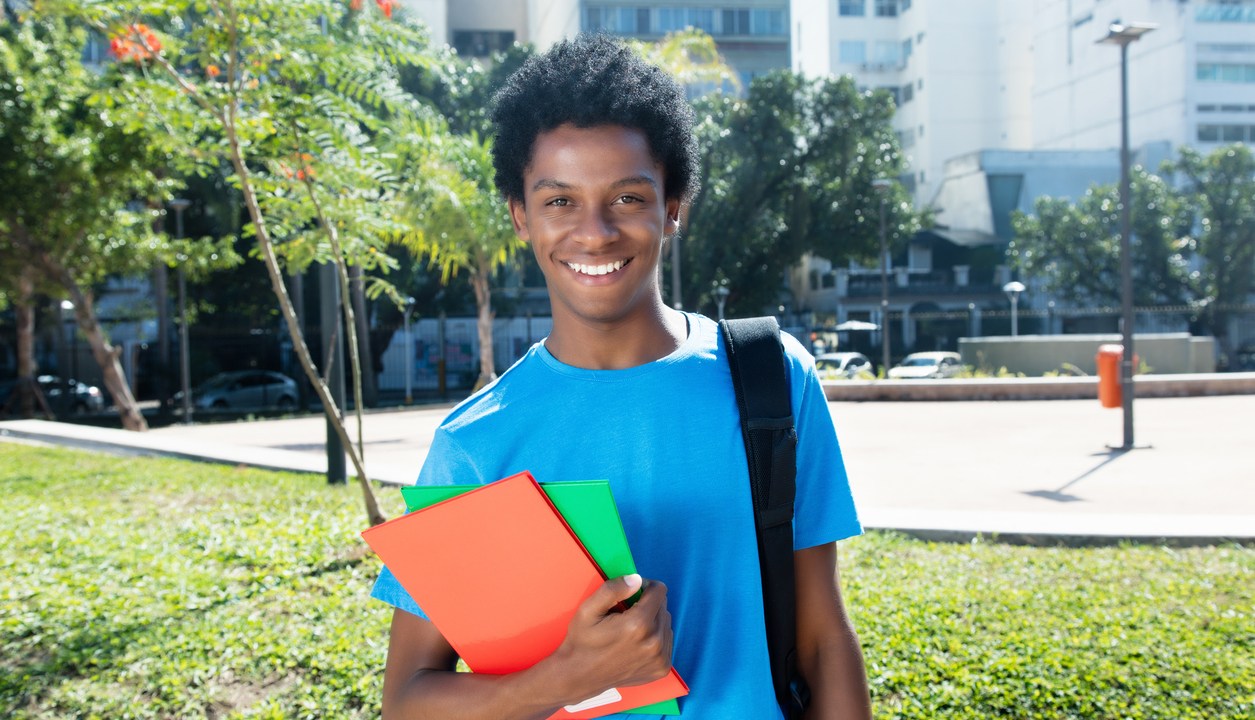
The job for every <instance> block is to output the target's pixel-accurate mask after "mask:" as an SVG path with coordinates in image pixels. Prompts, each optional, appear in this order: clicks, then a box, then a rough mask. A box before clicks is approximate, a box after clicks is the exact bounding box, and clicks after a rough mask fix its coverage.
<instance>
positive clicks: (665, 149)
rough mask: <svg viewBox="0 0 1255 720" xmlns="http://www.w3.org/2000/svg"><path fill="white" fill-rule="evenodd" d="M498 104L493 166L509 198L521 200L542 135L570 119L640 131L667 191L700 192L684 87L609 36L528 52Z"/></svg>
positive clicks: (673, 195) (688, 195)
mask: <svg viewBox="0 0 1255 720" xmlns="http://www.w3.org/2000/svg"><path fill="white" fill-rule="evenodd" d="M493 105H494V107H493V110H492V122H493V125H494V127H495V129H496V139H495V140H494V142H493V150H492V155H493V168H494V170H495V171H496V183H497V189H498V190H500V191H501V194H502V195H504V196H505V197H506V199H508V200H522V199H523V173H524V172H525V171H526V169H527V166H528V165H529V164H530V163H531V160H532V148H533V147H534V145H535V143H536V138H537V136H539V135H540V134H541V133H544V132H548V131H550V130H553V129H554V128H557V127H559V126H561V125H566V124H570V125H574V126H575V127H579V128H590V127H597V126H600V125H619V126H622V127H627V128H632V129H635V130H639V131H641V133H643V134H644V135H645V138H646V139H647V140H648V142H649V147H650V150H651V152H652V153H653V156H654V159H655V160H657V161H658V162H659V163H660V164H661V165H662V166H663V172H664V175H663V186H664V195H665V196H666V197H667V198H668V199H679V200H681V201H682V202H687V201H689V200H691V199H692V197H693V195H694V194H695V193H696V192H697V188H698V179H697V141H696V139H695V138H694V137H693V110H692V108H691V107H690V106H689V104H688V100H687V99H686V98H685V95H684V90H683V89H682V88H681V87H680V86H679V84H678V83H676V81H675V80H674V79H673V78H672V77H671V76H670V75H668V74H667V73H666V72H664V71H663V70H661V69H660V68H657V67H655V66H653V65H651V64H650V63H648V62H647V61H645V59H644V58H642V57H641V56H640V55H639V54H638V53H636V52H635V51H633V50H632V49H631V48H629V47H627V46H626V45H624V44H623V43H621V42H619V41H617V40H614V39H612V38H610V37H608V36H606V35H601V34H595V35H592V34H584V35H580V36H579V37H577V38H575V39H574V40H564V41H562V42H560V43H558V44H557V45H554V47H553V48H552V49H550V50H549V51H548V52H546V53H544V54H543V55H539V56H536V57H533V58H531V59H530V60H528V61H527V62H526V63H524V65H523V66H522V67H520V68H519V69H518V71H517V72H515V73H514V74H513V75H511V76H510V78H509V79H508V80H507V81H506V84H505V86H503V87H502V88H501V90H500V91H498V92H497V94H496V96H495V97H494V99H493Z"/></svg>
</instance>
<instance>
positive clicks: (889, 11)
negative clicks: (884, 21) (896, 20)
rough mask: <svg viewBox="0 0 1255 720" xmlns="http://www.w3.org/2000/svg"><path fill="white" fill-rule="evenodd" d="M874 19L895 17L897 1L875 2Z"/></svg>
mask: <svg viewBox="0 0 1255 720" xmlns="http://www.w3.org/2000/svg"><path fill="white" fill-rule="evenodd" d="M875 2H876V17H897V16H898V0H875Z"/></svg>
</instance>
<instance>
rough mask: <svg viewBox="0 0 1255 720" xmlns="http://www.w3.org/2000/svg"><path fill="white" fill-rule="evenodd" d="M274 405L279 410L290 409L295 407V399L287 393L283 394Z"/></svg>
mask: <svg viewBox="0 0 1255 720" xmlns="http://www.w3.org/2000/svg"><path fill="white" fill-rule="evenodd" d="M275 405H276V406H277V407H278V408H279V409H280V410H291V409H292V408H294V407H296V400H294V399H293V398H292V397H290V396H288V395H283V396H281V397H280V398H279V402H277V403H275Z"/></svg>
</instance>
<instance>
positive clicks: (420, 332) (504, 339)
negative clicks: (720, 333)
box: [0, 305, 1255, 404]
mask: <svg viewBox="0 0 1255 720" xmlns="http://www.w3.org/2000/svg"><path fill="white" fill-rule="evenodd" d="M1218 310H1220V311H1223V313H1224V317H1226V318H1227V320H1226V322H1225V331H1226V332H1225V333H1224V336H1225V337H1224V339H1223V341H1222V342H1219V343H1217V358H1216V366H1217V367H1218V368H1219V369H1222V370H1248V371H1255V305H1243V306H1238V307H1227V308H1218ZM1199 312H1200V311H1199V309H1198V308H1193V307H1185V306H1176V307H1139V308H1136V310H1135V316H1136V327H1137V332H1138V333H1173V332H1189V331H1191V330H1197V327H1198V322H1197V317H1198V315H1199ZM781 320H782V325H783V326H784V327H785V328H786V330H788V331H790V332H792V333H793V334H794V335H795V336H797V337H798V339H799V340H802V341H803V343H804V344H806V345H807V346H808V347H810V344H809V339H810V338H809V335H810V333H811V332H812V331H813V328H812V327H810V326H808V325H807V323H806V322H805V318H801V317H797V318H790V317H786V318H781ZM1015 324H1016V326H1017V331H1018V333H1019V334H1021V335H1070V334H1089V333H1118V332H1119V331H1120V310H1119V308H1116V307H1102V308H1058V309H1056V308H1049V307H1048V308H1026V309H1020V310H1019V311H1018V313H1017V314H1016V317H1015ZM1011 326H1012V315H1011V312H1010V310H1009V309H1000V310H989V309H981V308H975V307H973V308H971V309H969V310H966V311H948V312H918V313H900V312H894V313H890V315H889V333H890V347H891V350H892V355H893V359H894V360H895V361H896V360H897V359H900V358H901V357H902V356H903V355H905V354H907V353H909V352H917V351H922V350H958V341H959V338H963V337H988V336H1006V335H1010V334H1011V330H1012V327H1011ZM551 327H552V321H551V319H550V318H549V317H515V318H499V319H497V320H495V321H494V322H493V356H494V360H495V365H496V372H497V373H498V374H500V373H502V372H505V370H506V369H508V368H509V367H510V366H511V365H512V364H513V363H514V362H515V361H517V360H518V359H519V358H521V357H522V356H523V354H524V353H526V352H527V349H528V348H529V347H531V346H532V345H533V344H534V343H536V342H537V341H539V340H541V339H542V338H544V337H545V336H546V335H548V334H549V331H550V329H551ZM72 328H73V326H72V325H70V324H67V326H66V327H65V328H64V331H65V337H64V338H63V339H62V342H61V344H60V345H58V344H57V343H55V342H52V341H51V340H50V339H49V338H48V334H47V333H45V334H42V335H41V336H40V337H39V339H38V342H37V346H38V348H37V352H38V354H39V359H38V364H39V366H40V372H41V373H43V372H52V373H56V372H58V368H64V372H67V373H71V374H74V375H76V376H77V377H78V379H80V380H82V381H84V382H87V383H89V384H95V385H98V386H99V385H101V384H102V383H101V375H100V371H99V369H98V368H97V367H96V364H95V362H94V360H93V359H92V357H91V355H90V353H89V351H88V348H87V347H86V343H85V342H83V341H82V340H81V339H79V340H78V341H77V342H74V341H72V340H73V334H72ZM371 335H372V338H371V345H372V348H373V351H374V356H375V357H374V368H375V371H376V374H375V377H376V380H377V388H378V390H379V403H380V404H394V403H396V402H400V401H401V400H402V399H404V398H406V397H412V398H419V399H423V398H436V397H444V398H457V397H461V396H465V395H466V394H467V393H468V392H469V390H470V389H471V387H473V385H474V383H475V380H476V378H477V377H478V375H479V337H478V333H477V331H476V319H475V318H474V317H451V318H423V319H420V320H417V321H415V322H413V323H411V325H410V326H409V328H408V334H407V329H406V327H404V326H396V327H375V328H373V329H372V331H371ZM882 339H883V338H882V334H881V332H880V331H879V330H877V331H863V332H857V331H855V332H845V333H840V334H839V343H837V348H836V349H841V350H856V351H859V352H863V353H865V354H867V355H868V356H869V357H873V358H879V357H880V352H881V344H880V343H881V342H882ZM306 340H307V342H308V343H309V347H310V348H311V351H312V352H313V353H314V356H315V360H316V361H317V362H318V363H319V364H321V359H322V358H321V356H322V353H321V351H319V350H318V348H320V347H321V345H322V343H321V338H320V337H319V335H318V332H317V331H316V330H314V331H313V332H311V333H310V334H309V336H308V337H307V338H306ZM171 345H172V347H171V352H170V356H169V360H168V362H163V361H162V360H161V358H160V353H158V351H157V348H156V347H155V344H154V343H143V342H138V341H127V342H125V343H122V344H121V347H122V349H123V353H122V359H123V366H124V369H125V371H126V374H127V376H128V379H129V380H130V382H131V386H132V388H134V389H135V390H136V392H137V395H138V397H139V398H140V399H141V400H155V399H158V398H159V397H162V395H163V393H164V394H165V395H166V396H168V395H169V394H170V393H172V392H174V391H176V390H178V387H179V384H180V379H179V375H178V368H179V359H178V355H177V347H178V345H177V343H173V342H172V344H171ZM15 346H16V338H15V331H14V328H13V327H12V326H11V325H9V326H0V381H3V380H5V379H8V378H11V377H12V376H13V375H14V372H15V370H16V368H15V367H14V352H13V348H14V347H15ZM826 349H828V350H831V349H834V347H833V344H832V343H831V342H829V343H828V344H827V347H826ZM75 351H77V352H75ZM190 360H191V363H190V365H191V384H192V385H193V386H195V385H198V384H200V383H201V382H203V381H205V380H206V379H208V378H209V377H211V376H213V375H214V374H216V373H219V372H228V371H233V370H244V369H251V368H257V369H264V370H276V371H279V372H283V373H285V374H288V375H290V376H291V377H293V378H295V379H297V380H298V381H300V382H303V372H302V371H301V368H300V366H299V364H298V363H297V360H296V356H295V353H294V352H293V351H292V344H291V341H290V339H289V338H288V337H287V334H286V333H285V332H283V331H282V329H281V328H272V329H252V330H240V331H222V330H210V329H207V328H196V327H192V328H191V355H190ZM442 377H443V383H442V381H441V378H442ZM311 397H312V396H307V398H306V399H310V398H311Z"/></svg>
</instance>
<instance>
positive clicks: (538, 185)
mask: <svg viewBox="0 0 1255 720" xmlns="http://www.w3.org/2000/svg"><path fill="white" fill-rule="evenodd" d="M632 185H649V186H650V187H652V188H655V189H656V188H657V187H658V181H657V180H654V179H653V178H652V177H649V176H648V175H631V176H628V177H625V178H622V179H620V180H616V181H615V182H614V183H613V184H612V185H611V186H610V187H612V188H614V189H616V190H617V189H619V188H623V187H629V186H632ZM574 188H575V186H574V185H571V184H570V183H564V182H562V181H561V180H554V179H553V178H541V179H539V180H537V181H536V182H535V183H533V184H532V190H533V191H536V190H573V189H574Z"/></svg>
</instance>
